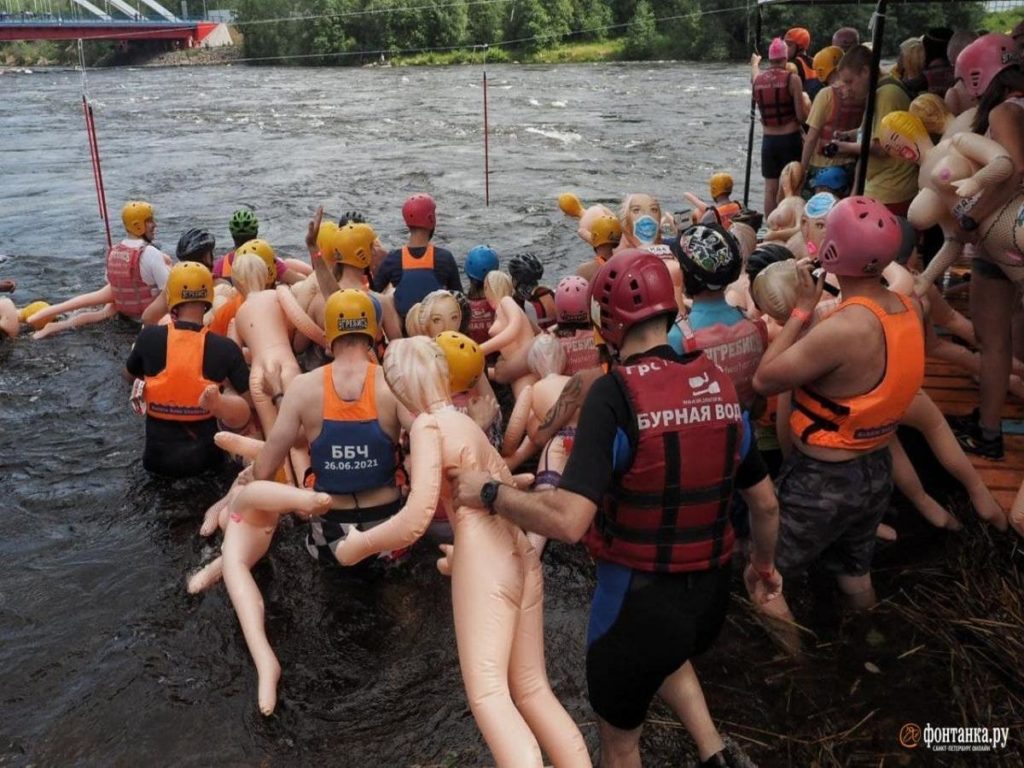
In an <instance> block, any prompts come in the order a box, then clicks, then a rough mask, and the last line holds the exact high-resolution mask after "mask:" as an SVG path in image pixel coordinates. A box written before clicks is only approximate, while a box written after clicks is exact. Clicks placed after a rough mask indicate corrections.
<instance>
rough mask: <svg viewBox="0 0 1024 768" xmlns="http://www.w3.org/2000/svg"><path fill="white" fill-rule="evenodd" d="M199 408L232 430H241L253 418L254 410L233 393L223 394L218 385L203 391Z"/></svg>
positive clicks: (212, 385)
mask: <svg viewBox="0 0 1024 768" xmlns="http://www.w3.org/2000/svg"><path fill="white" fill-rule="evenodd" d="M199 407H200V408H205V409H206V410H208V411H209V412H210V413H211V414H213V415H214V416H215V417H216V418H217V420H218V421H220V422H221V423H222V424H224V425H225V426H227V427H229V428H231V429H241V428H242V427H244V426H245V425H246V424H248V423H249V419H250V418H251V417H252V409H250V408H249V404H248V403H247V402H246V401H245V399H244V398H242V397H241V396H240V395H236V394H233V393H231V392H221V391H220V387H219V386H217V385H216V384H211V385H210V386H208V387H207V388H206V389H204V390H203V394H201V395H200V396H199Z"/></svg>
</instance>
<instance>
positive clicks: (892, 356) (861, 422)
mask: <svg viewBox="0 0 1024 768" xmlns="http://www.w3.org/2000/svg"><path fill="white" fill-rule="evenodd" d="M893 295H894V296H896V297H897V298H899V300H900V303H901V304H902V305H903V311H902V312H897V313H895V314H889V313H888V312H886V311H885V310H884V309H882V308H881V307H880V306H878V304H876V303H875V302H873V301H871V300H870V299H865V298H863V297H860V296H857V297H854V298H851V299H847V300H845V301H844V302H843V303H842V304H840V305H839V307H838V309H837V310H836V311H840V310H842V309H843V308H845V307H849V306H860V307H864V308H866V309H869V310H870V311H871V312H872V314H874V316H875V317H877V318H878V321H879V322H880V323H881V324H882V331H883V333H884V334H885V373H884V374H883V375H882V380H881V381H880V382H878V384H877V385H876V386H875V387H874V388H873V389H871V390H870V391H869V392H865V393H864V394H862V395H854V396H853V397H842V398H830V397H826V396H825V395H822V394H821V393H819V392H814V391H812V390H810V389H808V388H807V387H799V388H797V389H795V390H794V391H793V410H792V413H791V414H790V417H789V430H790V432H791V433H792V434H793V435H794V436H795V437H796V438H797V439H799V440H800V441H801V442H803V443H805V444H807V445H815V446H819V447H822V448H842V449H846V450H851V451H863V452H865V453H867V452H868V451H873V450H876V449H878V448H881V447H883V446H884V445H886V444H887V443H888V442H889V439H890V438H891V437H892V435H893V434H894V433H895V432H896V427H898V426H899V422H900V419H902V418H903V414H904V413H905V412H906V410H907V408H908V407H909V406H910V403H911V401H913V399H914V396H915V395H916V394H917V391H918V390H919V389H920V388H921V385H922V384H923V383H924V329H923V328H922V326H921V318H920V317H918V314H917V312H915V311H914V306H913V304H912V303H911V301H910V299H908V298H907V297H906V296H900V295H899V294H893Z"/></svg>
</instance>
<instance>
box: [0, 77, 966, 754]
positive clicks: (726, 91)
mask: <svg viewBox="0 0 1024 768" xmlns="http://www.w3.org/2000/svg"><path fill="white" fill-rule="evenodd" d="M747 71H748V70H747V69H746V67H743V66H739V65H736V66H713V65H694V64H685V65H682V64H665V65H581V66H559V67H540V66H531V67H515V66H494V67H491V68H489V71H488V75H489V84H490V120H491V170H492V173H491V201H492V204H491V206H490V207H489V208H487V207H484V204H483V197H484V181H483V179H484V176H483V147H482V120H481V114H482V109H481V107H482V89H481V69H480V68H479V67H456V68H447V69H435V68H422V69H299V68H293V69H283V68H261V69H247V68H240V67H229V68H192V69H136V70H131V69H129V70H111V71H97V72H90V73H89V78H88V88H89V94H90V96H91V98H92V100H93V102H94V104H95V112H96V124H97V129H98V133H99V141H100V149H101V153H102V157H103V171H104V176H105V179H106V184H107V198H108V200H109V202H110V209H111V212H112V215H113V217H114V219H115V222H114V223H115V227H114V230H115V238H116V237H117V236H118V234H117V233H118V230H119V227H118V226H116V225H117V223H118V222H117V221H116V217H117V212H118V211H119V209H120V205H121V203H122V202H123V201H124V200H126V199H132V198H143V199H147V200H151V201H152V202H153V203H154V205H155V206H156V211H157V219H158V232H157V241H158V242H159V243H160V244H162V245H163V246H164V248H165V250H168V251H173V246H174V244H175V242H176V240H177V237H178V235H179V234H180V233H181V232H182V231H183V230H184V229H185V228H187V227H190V226H202V227H207V228H209V229H210V230H212V231H214V232H215V233H216V235H217V237H218V238H219V239H222V243H226V242H227V240H228V234H227V227H226V223H227V218H228V216H229V214H230V213H231V211H232V210H233V209H234V208H235V207H237V205H238V204H239V203H248V204H250V205H252V206H253V207H254V208H255V209H256V211H257V213H258V215H259V217H260V219H261V222H262V227H261V234H263V236H265V237H267V238H268V239H269V240H271V242H273V243H274V244H275V246H277V247H278V248H279V249H280V250H281V251H284V252H285V253H296V254H298V253H300V252H301V251H302V239H303V234H304V230H305V222H306V220H307V218H308V216H309V214H310V212H311V211H312V210H313V209H314V208H315V207H316V206H317V205H318V204H320V203H322V204H324V205H325V206H326V207H327V209H328V211H329V212H330V213H331V214H334V215H337V214H338V213H340V212H341V211H344V210H347V209H353V208H358V209H361V210H363V211H366V212H367V213H368V214H369V215H370V219H371V221H372V223H373V224H374V226H375V227H376V228H377V231H378V232H379V233H380V235H381V237H382V239H383V240H384V241H385V243H386V244H395V243H398V242H399V241H400V238H401V237H402V227H401V219H400V206H401V203H402V201H403V200H404V198H405V197H406V196H407V195H408V194H410V193H413V192H419V191H427V192H430V193H431V194H432V195H434V197H435V198H436V199H437V200H438V204H439V226H438V240H439V242H442V243H445V244H447V245H449V246H450V247H451V248H452V249H453V251H454V252H455V253H456V254H457V255H458V256H459V257H460V258H461V256H462V255H464V254H465V252H466V251H467V250H468V248H469V247H471V246H472V245H474V244H476V243H479V242H487V243H490V244H492V245H493V246H495V247H496V248H497V249H498V250H499V251H500V252H501V253H503V254H509V253H511V252H514V251H517V250H525V249H528V250H532V251H535V252H537V253H539V254H540V255H542V257H543V259H544V261H545V263H546V264H547V266H548V270H549V281H550V282H551V284H553V283H554V280H555V278H556V277H558V276H560V275H561V274H563V273H565V272H567V271H569V269H570V267H571V266H572V265H573V264H574V263H576V262H578V261H581V260H583V259H585V258H587V257H588V249H587V248H586V247H585V246H584V245H583V244H582V243H581V241H579V240H578V239H577V238H576V236H575V234H574V230H575V227H574V225H573V223H572V222H571V221H569V220H567V219H565V217H563V216H562V214H561V213H560V212H559V211H558V210H557V207H556V204H555V199H556V197H557V195H558V194H559V193H560V192H562V191H566V190H572V191H575V192H577V193H578V194H579V195H580V197H581V198H582V199H583V200H584V202H585V203H591V202H595V201H607V202H612V201H615V200H618V199H619V198H621V196H622V195H623V194H624V193H626V192H630V191H647V192H651V193H653V194H655V195H657V196H658V197H659V198H660V199H661V201H662V203H663V206H664V207H665V209H666V210H673V209H678V208H681V207H683V204H682V193H683V192H684V191H688V190H691V191H696V192H698V193H701V194H703V192H704V189H705V182H706V179H707V178H708V176H709V175H710V174H711V173H712V172H714V171H718V170H730V171H732V172H733V174H734V175H735V176H736V178H737V180H738V181H739V180H740V179H742V173H743V162H744V157H745V143H746V129H747V123H746V115H747V105H748V103H749V88H748V85H747V82H746V77H747ZM81 87H82V84H81V80H80V77H79V75H78V74H76V73H72V72H40V73H35V74H32V75H14V74H10V73H8V74H5V75H3V76H0V131H2V134H0V135H2V136H3V139H2V144H0V253H2V254H5V255H6V256H5V258H4V260H3V261H2V263H0V277H4V278H15V279H16V280H17V281H18V284H19V287H18V291H17V293H16V295H15V297H16V299H17V301H18V303H19V305H21V304H24V303H27V302H28V301H29V300H32V299H36V298H44V299H49V300H51V301H52V300H59V299H61V298H65V297H67V296H70V295H73V294H76V293H79V292H81V291H83V290H89V289H94V288H97V287H99V286H100V285H101V284H102V281H103V253H104V248H103V237H102V230H101V228H100V225H99V222H98V219H97V215H96V202H95V198H94V193H93V187H92V177H91V170H90V167H89V159H88V150H87V145H86V139H85V132H84V129H83V118H82V111H81V101H80V98H81ZM754 176H755V183H757V184H758V185H759V182H760V180H759V178H758V174H757V167H756V165H755V172H754ZM760 195H761V191H760V186H757V187H756V188H755V189H753V190H752V193H751V200H752V201H759V200H760ZM133 335H134V329H133V328H131V327H130V326H129V325H128V324H126V323H123V322H119V321H111V322H108V323H105V324H103V325H100V326H92V327H90V328H86V329H83V330H81V331H78V332H74V333H68V334H65V335H61V336H57V337H54V338H51V339H48V340H46V341H42V342H33V341H31V339H29V338H27V337H25V338H21V339H19V340H17V341H14V342H11V341H6V342H3V343H2V344H0V447H2V450H0V479H2V480H3V490H2V492H0V499H2V501H0V673H2V676H0V765H21V764H35V765H137V764H144V765H153V764H156V765H184V766H190V765H196V766H200V765H201V766H205V765H213V764H216V765H295V764H302V765H313V764H328V765H338V766H365V765H389V766H391V765H394V766H399V765H480V764H488V762H489V759H490V758H489V755H488V753H487V751H486V749H485V748H484V746H483V744H482V741H481V739H480V737H479V734H478V733H477V731H476V728H475V726H474V723H473V719H472V716H471V715H470V713H469V711H468V707H467V705H466V701H465V696H464V694H463V692H462V687H461V680H460V676H459V672H458V666H457V658H456V654H455V644H454V636H453V631H452V627H451V605H450V598H449V593H448V583H447V582H446V581H445V579H443V578H442V577H441V576H440V575H439V574H438V573H437V572H436V571H435V570H434V567H433V560H434V556H433V552H432V551H431V548H430V547H428V546H426V545H423V546H421V547H420V549H419V551H418V552H416V553H415V554H414V556H413V558H412V560H411V562H408V563H406V564H404V565H402V566H401V567H396V568H394V569H392V570H389V571H387V572H383V573H377V574H358V573H353V572H341V571H338V572H335V571H326V570H322V569H321V568H319V567H318V566H316V565H314V563H313V561H312V560H310V559H309V557H308V555H307V554H306V553H305V551H304V549H303V548H302V546H301V538H302V530H301V528H300V527H299V526H291V525H286V526H284V527H283V529H282V530H281V531H280V533H279V535H278V538H277V541H276V544H275V547H274V548H273V550H272V553H271V555H270V556H269V557H268V558H267V559H266V560H265V561H264V562H263V563H262V564H261V565H259V566H258V567H257V569H256V576H257V581H258V582H259V583H260V585H261V587H262V589H263V592H264V595H265V598H266V605H267V625H268V633H269V636H270V638H271V641H272V642H273V643H274V645H275V648H276V649H277V651H278V655H279V657H280V659H281V661H282V665H283V667H284V676H283V679H282V683H281V689H280V693H281V699H280V703H279V706H278V710H277V714H276V715H275V716H274V717H273V718H270V719H264V718H262V717H260V716H259V715H258V714H257V710H256V706H255V704H256V690H255V672H254V669H253V667H252V664H251V662H250V659H249V656H248V654H247V651H246V647H245V643H244V641H243V638H242V636H241V633H240V631H239V629H238V626H237V622H236V620H235V617H234V614H233V612H232V610H231V606H230V603H229V602H228V599H227V596H226V594H225V592H224V590H223V588H216V589H214V590H212V591H211V592H210V593H209V594H206V595H204V596H201V597H199V598H190V597H188V596H187V595H186V594H185V590H184V580H185V576H186V574H187V573H189V572H190V571H191V570H193V569H194V568H196V567H198V565H199V564H201V563H202V562H203V561H204V560H205V559H207V558H209V557H210V556H211V555H212V550H211V548H210V546H209V545H207V544H205V543H204V542H201V541H200V540H198V538H197V536H196V531H197V528H198V522H199V520H200V519H201V516H202V513H203V511H204V509H205V508H206V506H207V505H209V504H210V503H212V502H213V501H214V500H215V499H216V498H218V497H219V496H220V495H221V494H222V492H223V491H224V490H225V488H226V487H227V484H228V482H229V478H228V477H226V476H223V477H218V478H213V479H209V478H207V479H205V480H203V481H201V482H197V481H192V482H175V483H171V482H165V481H161V480H156V479H152V478H150V477H148V476H147V474H146V473H145V472H144V471H143V470H142V467H141V462H140V456H141V450H142V436H143V423H142V421H141V419H139V418H137V417H135V416H134V415H133V414H132V413H131V411H130V410H129V408H128V405H127V396H128V389H127V385H126V384H125V383H124V382H123V381H122V380H121V379H120V377H119V373H120V370H121V367H122V363H123V360H124V358H125V356H126V354H127V351H128V348H129V346H130V344H131V341H132V339H133ZM545 561H546V562H545V575H546V598H547V601H546V611H547V614H546V618H547V627H546V628H547V653H548V661H549V671H550V675H551V679H552V683H553V686H554V688H555V691H556V693H557V694H558V696H559V697H560V699H561V700H562V701H563V703H564V704H565V705H566V707H567V708H568V709H569V711H570V713H571V714H572V715H573V716H574V717H575V718H576V720H577V722H579V723H581V727H582V730H583V732H584V735H585V736H586V738H587V740H588V743H589V744H590V745H591V746H592V747H593V746H595V745H596V729H595V727H594V724H593V717H592V715H591V713H590V711H589V709H588V707H587V704H586V688H585V682H584V679H583V650H582V649H583V637H584V627H585V621H586V613H587V601H588V597H589V594H590V589H591V583H592V581H591V580H592V575H591V568H590V565H589V564H588V562H587V559H586V557H585V556H583V555H582V554H581V553H580V552H579V551H578V550H576V549H573V548H569V547H563V546H558V545H553V546H552V547H550V548H549V551H548V553H547V554H546V555H545ZM740 613H742V611H741V610H740V609H739V608H737V609H735V610H734V611H733V614H734V615H736V614H740ZM720 648H722V649H726V650H716V651H715V652H713V653H712V654H711V655H710V657H709V659H708V660H707V661H705V662H704V663H702V665H699V669H700V671H701V674H702V676H703V675H706V676H707V677H706V678H705V680H706V686H707V690H708V696H709V699H710V701H711V706H712V711H713V712H715V713H716V715H718V716H720V717H724V718H726V719H727V720H728V719H731V721H733V722H742V723H750V724H753V725H755V726H759V727H762V728H766V729H768V730H770V731H771V732H790V730H792V729H796V730H800V729H802V728H805V726H806V724H807V722H808V718H809V717H810V715H811V714H812V713H815V712H818V711H820V710H821V709H822V708H824V707H825V706H826V704H828V705H829V706H831V702H832V699H833V696H837V697H838V698H839V699H840V700H841V699H842V696H843V695H844V694H845V691H846V690H847V689H848V687H849V685H850V680H851V679H852V677H847V676H846V675H845V672H846V671H849V670H851V669H852V670H854V672H853V673H851V675H852V674H854V673H855V671H856V670H857V669H859V668H860V664H861V662H862V659H860V658H859V656H858V655H857V653H856V652H855V653H854V656H853V657H852V658H851V659H843V658H840V659H838V660H836V659H833V662H832V663H831V664H830V665H829V668H828V669H829V671H828V672H823V671H822V670H820V669H815V670H813V671H812V672H811V673H810V674H809V675H807V678H808V679H809V680H810V682H808V686H809V687H808V690H806V691H802V692H799V691H798V694H797V695H796V696H794V695H793V686H794V685H795V683H794V682H793V681H794V679H795V678H794V677H788V678H787V677H783V678H782V679H780V677H779V676H778V675H777V674H776V673H777V672H778V668H776V669H774V670H771V669H765V668H764V667H763V664H764V663H766V662H767V661H768V660H770V659H771V658H772V656H773V651H772V648H771V646H770V645H769V644H768V642H767V641H766V640H765V638H764V636H763V633H761V632H759V631H758V630H757V628H756V627H755V626H753V625H752V624H751V623H750V622H749V621H745V622H742V623H741V622H739V621H738V620H736V619H730V621H729V622H728V623H727V625H726V628H725V630H724V632H723V640H722V645H721V646H720ZM730 648H731V650H728V649H730ZM752 660H753V661H752ZM869 677H870V676H869ZM812 678H813V679H812ZM823 678H827V679H829V680H832V679H833V678H835V679H834V684H833V685H831V686H830V685H828V684H825V693H823V694H820V695H819V694H817V693H814V694H813V695H812V693H809V692H808V691H810V690H812V689H815V686H818V687H820V686H821V685H822V683H821V680H822V679H823ZM940 679H941V676H940ZM744 680H745V682H744ZM858 680H859V678H858ZM787 685H788V686H789V691H790V692H789V694H788V695H787V694H786V693H785V691H784V690H783V689H784V688H785V687H786V686H787ZM858 685H859V683H858ZM871 685H872V681H871V680H870V679H869V680H868V681H866V682H865V683H864V685H863V686H862V687H861V689H860V690H861V694H859V695H861V696H865V695H869V696H873V697H874V698H875V699H876V702H875V703H876V704H877V700H883V701H884V700H887V697H888V695H889V690H888V688H887V687H879V686H878V685H877V684H876V686H875V687H874V688H872V687H871ZM748 686H750V687H748ZM755 688H756V690H755ZM851 694H852V692H851ZM755 699H756V701H757V702H758V703H757V704H756V705H755V706H753V707H752V706H751V704H752V703H753V702H754V701H755ZM781 701H784V702H785V703H784V706H783V704H780V703H779V702H781ZM868 706H874V705H873V704H869V703H865V702H864V701H860V702H856V703H852V704H850V705H849V707H846V706H845V705H844V706H843V707H841V708H839V709H836V708H834V707H833V708H832V710H831V711H832V712H833V714H832V715H831V717H833V718H834V719H835V722H836V723H838V724H837V725H836V726H835V729H834V730H837V731H838V730H840V725H842V726H843V727H849V726H851V725H853V724H854V723H856V722H857V720H859V719H860V718H861V717H862V715H863V714H864V712H865V711H867V707H868ZM752 711H753V714H752ZM654 712H655V713H656V714H657V715H658V716H659V717H661V718H666V717H667V714H666V713H665V712H664V711H663V710H654ZM770 712H774V713H775V714H769V713H770ZM837 712H838V714H836V713H837ZM892 717H893V718H894V722H898V720H899V717H900V714H899V713H898V712H897V713H895V714H893V715H892ZM665 722H668V721H667V720H666V721H665ZM831 722H832V721H826V723H825V726H823V727H831ZM950 724H952V723H950ZM726 730H731V729H730V728H729V727H728V726H726ZM649 731H650V732H649V735H648V736H647V737H645V742H644V751H645V754H646V755H647V757H648V759H649V761H650V764H653V765H680V764H685V760H686V758H687V756H692V749H691V747H690V746H689V742H688V740H687V739H686V737H685V736H684V735H683V734H682V732H681V731H680V730H679V729H678V728H675V727H673V726H671V725H670V724H669V725H666V724H660V725H659V724H652V726H651V728H650V729H649ZM894 733H895V730H894V731H893V734H894ZM745 743H746V745H747V747H748V748H749V749H750V751H751V752H752V754H754V755H755V756H760V757H761V758H762V759H763V760H764V761H765V762H763V763H762V764H763V765H780V764H785V763H787V762H790V761H794V760H795V764H807V763H806V762H802V761H803V760H804V758H803V757H799V758H794V757H793V753H792V751H791V750H792V749H793V747H792V745H790V746H788V747H787V746H785V745H783V746H779V742H777V741H775V740H773V739H770V738H768V737H761V738H760V741H759V742H755V741H747V742H745ZM808 743H812V742H810V741H808ZM787 750H789V751H787ZM801 754H802V753H801ZM875 763H876V764H877V760H876V761H875Z"/></svg>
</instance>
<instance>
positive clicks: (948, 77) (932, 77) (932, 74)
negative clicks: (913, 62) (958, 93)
mask: <svg viewBox="0 0 1024 768" xmlns="http://www.w3.org/2000/svg"><path fill="white" fill-rule="evenodd" d="M923 74H924V79H925V82H927V83H928V93H934V94H935V95H936V96H938V97H940V98H941V97H944V96H945V95H946V91H948V90H949V89H950V88H952V87H953V83H955V82H956V77H955V76H954V74H953V68H952V67H951V66H949V64H947V63H945V62H942V61H940V62H939V63H938V64H932V65H931V66H928V67H925V70H924V73H923Z"/></svg>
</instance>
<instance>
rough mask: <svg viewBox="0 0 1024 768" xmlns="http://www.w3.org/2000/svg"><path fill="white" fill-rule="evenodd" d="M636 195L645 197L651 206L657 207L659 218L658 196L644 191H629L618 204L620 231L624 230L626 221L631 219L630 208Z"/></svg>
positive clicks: (659, 204)
mask: <svg viewBox="0 0 1024 768" xmlns="http://www.w3.org/2000/svg"><path fill="white" fill-rule="evenodd" d="M637 197H646V198H648V199H649V200H650V201H651V204H652V206H654V207H657V209H658V214H659V218H660V214H661V203H659V202H658V198H656V197H655V196H654V195H648V194H647V193H646V192H630V193H629V194H628V195H626V196H625V197H624V198H622V204H621V205H620V206H619V222H620V223H621V224H622V231H623V232H625V231H626V229H627V227H626V222H627V221H632V220H633V214H632V213H630V210H629V209H630V208H632V207H633V199H634V198H637Z"/></svg>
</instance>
